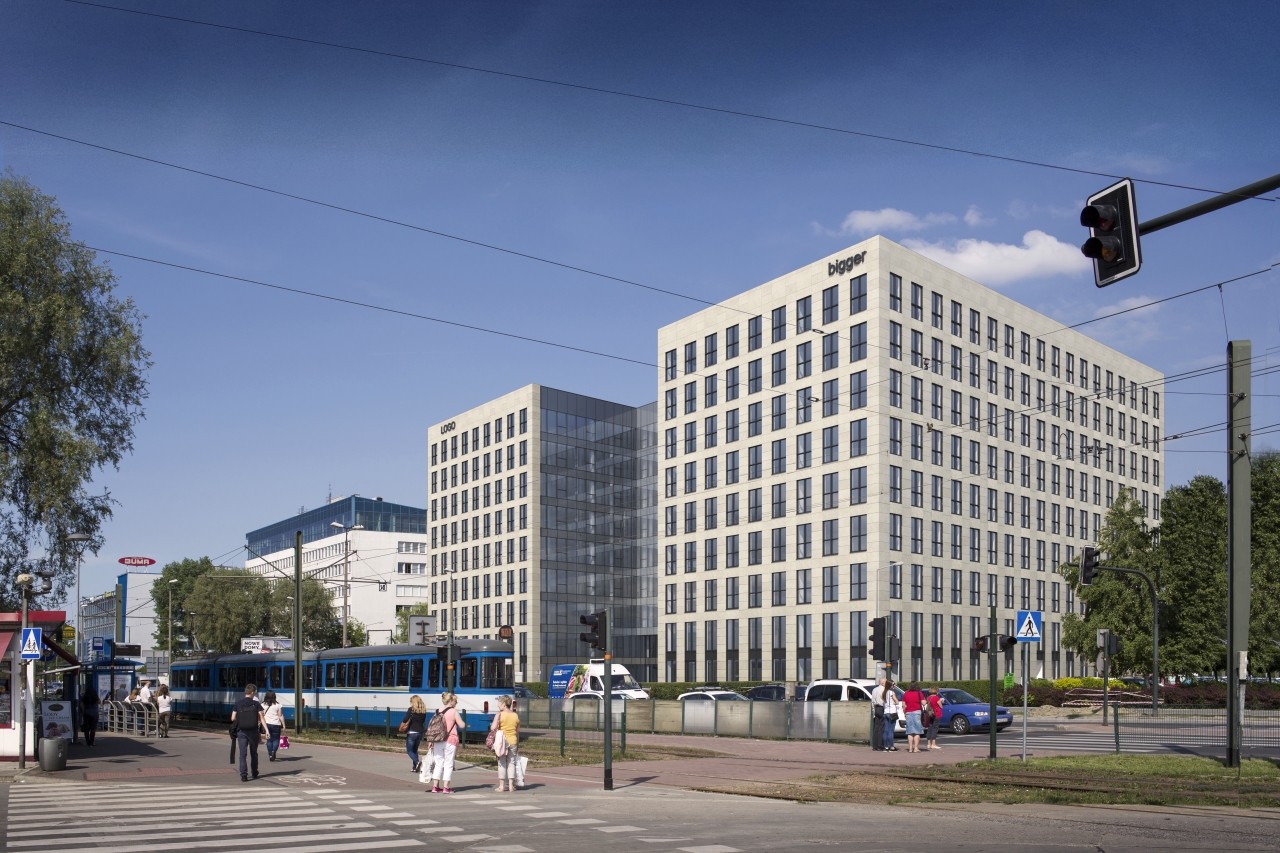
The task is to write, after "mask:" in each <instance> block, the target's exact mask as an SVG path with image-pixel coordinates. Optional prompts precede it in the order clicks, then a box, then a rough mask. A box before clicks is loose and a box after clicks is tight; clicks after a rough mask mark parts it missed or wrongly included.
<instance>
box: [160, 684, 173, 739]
mask: <svg viewBox="0 0 1280 853" xmlns="http://www.w3.org/2000/svg"><path fill="white" fill-rule="evenodd" d="M156 711H158V712H159V714H158V716H159V723H158V728H159V733H160V737H168V736H169V716H170V714H172V712H173V699H171V698H170V697H169V685H167V684H161V685H160V686H159V687H158V688H156Z"/></svg>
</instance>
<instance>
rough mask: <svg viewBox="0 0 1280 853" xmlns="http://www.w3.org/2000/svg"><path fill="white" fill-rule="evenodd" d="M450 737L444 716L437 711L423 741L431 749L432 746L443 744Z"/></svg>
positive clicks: (428, 725) (428, 724)
mask: <svg viewBox="0 0 1280 853" xmlns="http://www.w3.org/2000/svg"><path fill="white" fill-rule="evenodd" d="M448 737H449V732H448V730H447V729H446V728H445V724H444V714H442V713H440V712H439V711H436V712H435V714H434V715H433V716H432V717H431V722H429V723H427V731H426V733H425V734H423V736H422V740H423V741H424V742H426V744H427V747H428V748H430V747H431V746H432V744H437V743H443V742H444V741H445V740H446V739H448Z"/></svg>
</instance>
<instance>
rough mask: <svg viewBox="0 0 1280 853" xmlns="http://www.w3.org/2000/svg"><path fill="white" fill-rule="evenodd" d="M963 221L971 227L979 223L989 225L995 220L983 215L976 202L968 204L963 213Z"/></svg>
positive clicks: (975, 226)
mask: <svg viewBox="0 0 1280 853" xmlns="http://www.w3.org/2000/svg"><path fill="white" fill-rule="evenodd" d="M964 221H965V222H967V223H968V224H969V225H970V227H973V228H977V227H978V226H979V225H990V224H991V223H992V222H995V220H994V219H988V218H986V217H984V216H983V215H982V211H980V210H978V206H977V205H976V204H971V205H969V209H968V210H966V211H965V213H964Z"/></svg>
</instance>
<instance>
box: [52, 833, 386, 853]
mask: <svg viewBox="0 0 1280 853" xmlns="http://www.w3.org/2000/svg"><path fill="white" fill-rule="evenodd" d="M388 837H390V838H398V837H399V836H397V835H396V833H394V832H392V831H391V830H388V829H374V830H368V831H365V832H347V833H343V834H340V835H333V834H325V835H276V836H270V837H265V838H264V837H260V836H259V837H254V836H244V837H242V838H239V839H231V838H219V839H217V840H215V841H180V842H173V843H168V844H151V843H149V842H148V843H147V844H146V845H145V846H146V849H147V850H180V849H183V848H200V849H208V848H214V849H218V848H221V847H228V846H232V847H259V846H260V847H264V848H271V849H276V850H279V849H281V848H282V847H283V846H284V845H286V844H297V843H299V842H303V841H342V840H346V839H351V840H353V841H354V840H355V839H358V838H359V839H374V838H388ZM49 842H56V843H58V844H61V843H63V842H62V841H61V840H60V839H49ZM389 843H391V844H394V842H389ZM362 845H363V846H366V847H367V846H369V845H368V844H367V843H366V842H362ZM362 845H354V846H352V848H351V849H356V848H358V847H360V846H362ZM375 846H379V847H385V846H388V845H387V844H381V843H380V844H378V845H375ZM46 849H47V850H49V851H50V853H63V851H65V850H66V848H65V847H49V848H46ZM92 849H93V850H94V851H96V853H136V851H137V849H138V844H137V843H133V844H128V845H125V846H117V847H94V848H92ZM286 849H287V848H286Z"/></svg>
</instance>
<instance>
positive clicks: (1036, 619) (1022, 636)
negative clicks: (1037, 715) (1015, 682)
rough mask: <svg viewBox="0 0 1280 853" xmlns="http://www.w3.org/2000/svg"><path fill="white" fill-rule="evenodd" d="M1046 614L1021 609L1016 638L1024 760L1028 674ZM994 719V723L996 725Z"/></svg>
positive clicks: (1024, 759) (1025, 752) (1024, 756)
mask: <svg viewBox="0 0 1280 853" xmlns="http://www.w3.org/2000/svg"><path fill="white" fill-rule="evenodd" d="M1043 616H1044V614H1042V613H1041V612H1040V611H1039V610H1019V611H1018V619H1017V622H1015V623H1014V624H1016V625H1017V626H1018V627H1017V630H1016V631H1015V632H1014V633H1015V639H1016V640H1017V641H1018V644H1019V645H1021V646H1022V761H1023V763H1024V764H1025V763H1026V760H1027V694H1028V693H1029V692H1030V690H1031V683H1030V680H1029V679H1028V677H1027V676H1029V675H1030V674H1031V664H1030V655H1031V644H1032V643H1038V642H1040V636H1041V631H1040V628H1041V626H1042V624H1043V623H1042V621H1041V620H1042V619H1043ZM994 722H995V721H994V720H993V721H992V724H993V725H994Z"/></svg>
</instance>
